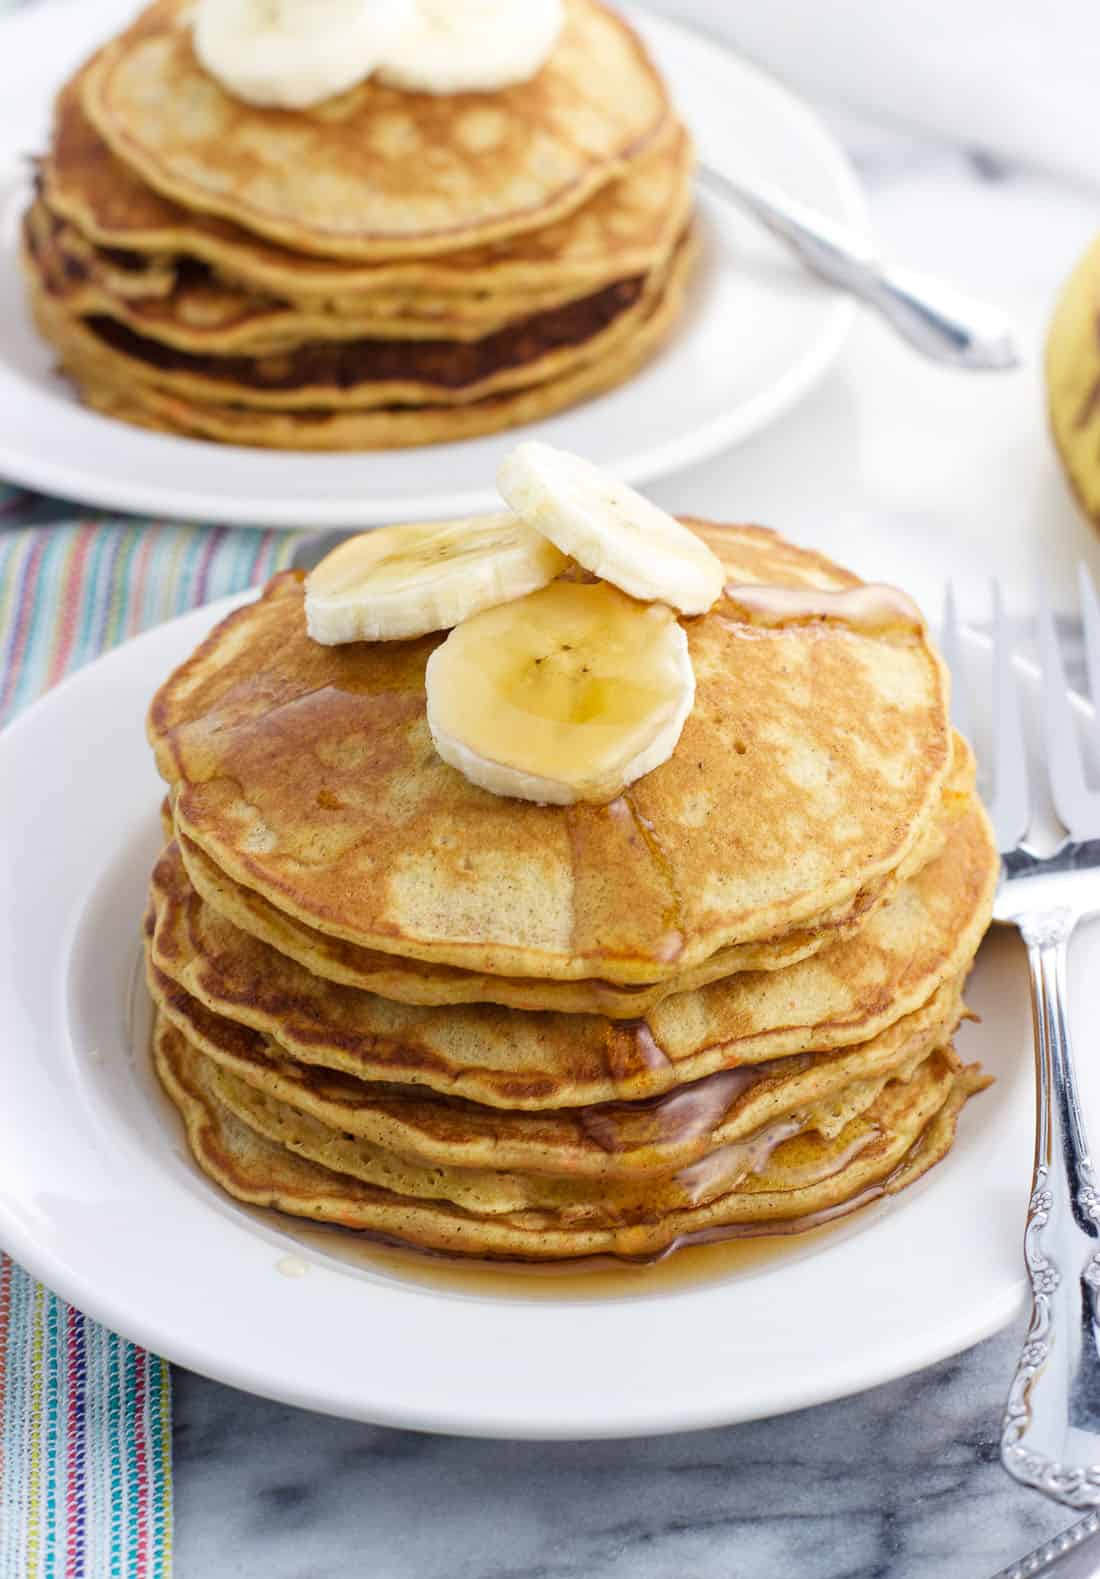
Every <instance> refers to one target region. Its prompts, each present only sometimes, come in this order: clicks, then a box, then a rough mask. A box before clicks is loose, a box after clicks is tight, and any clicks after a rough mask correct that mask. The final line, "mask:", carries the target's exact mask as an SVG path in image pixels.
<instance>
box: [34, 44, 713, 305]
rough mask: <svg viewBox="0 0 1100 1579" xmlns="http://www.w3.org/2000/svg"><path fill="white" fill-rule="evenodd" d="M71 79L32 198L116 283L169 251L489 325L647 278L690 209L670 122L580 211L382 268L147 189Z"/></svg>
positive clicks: (304, 294) (234, 271)
mask: <svg viewBox="0 0 1100 1579" xmlns="http://www.w3.org/2000/svg"><path fill="white" fill-rule="evenodd" d="M85 70H86V68H85ZM83 75H84V73H83V71H82V72H81V73H78V74H77V76H76V77H75V78H74V79H73V80H72V81H71V82H69V83H68V84H67V85H66V86H65V87H64V88H63V89H62V91H61V93H60V94H59V95H58V99H57V102H56V105H55V110H54V125H53V133H52V137H51V141H50V147H49V149H48V151H47V153H46V155H45V156H44V158H43V159H42V160H41V161H40V164H39V177H40V182H41V190H42V195H43V199H44V202H45V205H46V207H47V208H48V210H49V211H50V212H51V213H52V214H53V215H56V216H58V217H59V218H60V219H63V220H67V221H68V222H69V226H70V228H71V229H72V230H74V231H75V232H77V233H78V234H79V235H81V236H82V237H84V238H86V239H87V241H88V243H91V244H95V246H96V247H97V248H98V249H99V250H100V258H101V259H102V257H103V249H110V251H111V253H113V255H114V256H113V260H112V259H111V258H108V259H107V260H106V261H108V262H110V261H115V262H116V263H118V264H119V273H120V275H121V284H123V285H126V284H129V283H132V281H133V279H134V276H135V275H138V276H140V275H141V274H142V273H151V274H154V275H155V276H156V285H157V286H158V287H159V290H158V294H161V295H168V294H170V293H171V291H172V289H173V288H174V285H175V282H176V260H177V259H180V258H183V259H189V260H192V261H193V262H198V263H201V264H204V265H206V267H207V268H208V269H209V270H210V271H211V273H212V274H213V275H214V276H215V277H216V278H218V279H221V280H224V281H226V282H227V283H229V284H237V285H239V286H241V287H244V288H246V289H251V290H253V291H256V292H259V293H262V294H264V295H266V296H268V297H270V298H272V299H275V300H281V301H284V302H293V303H297V304H298V305H299V306H300V307H301V308H303V309H312V310H318V309H324V310H326V311H328V312H331V313H334V314H337V315H339V314H341V313H350V314H352V315H353V316H354V315H356V314H363V313H364V312H365V311H366V310H367V305H368V302H375V303H377V302H379V301H383V302H384V301H385V299H386V297H387V295H388V296H389V297H392V298H394V299H396V300H398V301H404V302H405V303H406V304H407V306H406V314H407V313H408V312H410V311H411V310H412V306H413V304H416V303H423V301H424V300H425V298H427V299H429V300H434V301H436V302H437V303H439V305H440V306H441V307H442V306H443V305H446V308H447V311H448V312H450V313H451V314H452V315H457V314H459V313H461V315H462V317H463V318H469V319H472V320H474V321H475V322H476V321H477V320H478V319H479V318H480V317H483V316H484V314H485V313H490V314H492V315H494V319H495V315H496V314H497V313H499V310H500V307H499V304H500V303H502V302H505V303H507V304H508V306H509V310H510V311H511V313H512V316H519V315H520V314H521V313H522V312H523V310H524V309H523V307H522V305H520V306H516V301H517V298H518V299H519V300H520V303H521V304H522V301H523V300H524V299H525V298H526V299H528V300H529V302H530V303H531V307H530V310H533V311H537V310H539V309H540V308H542V307H544V306H547V305H555V304H556V302H557V301H559V300H561V299H563V297H562V293H563V292H565V293H566V294H567V295H572V296H576V295H580V294H584V292H585V290H586V289H587V290H591V289H595V288H598V287H599V286H600V285H604V284H607V283H608V282H610V281H612V280H616V279H628V278H630V277H631V276H633V275H636V274H645V273H648V272H649V270H650V269H652V268H653V267H654V266H655V265H656V263H657V262H658V261H659V260H660V259H661V258H663V257H665V256H666V255H667V254H668V251H669V248H670V247H671V245H672V243H673V241H674V240H675V238H676V236H678V235H679V234H680V232H681V231H682V230H683V229H684V225H685V223H686V221H687V216H688V211H689V209H690V206H691V196H692V194H691V169H692V149H691V144H690V139H689V138H688V136H687V133H686V132H685V130H684V128H683V127H682V126H680V125H679V124H678V123H677V122H675V121H672V120H670V121H669V122H668V123H667V124H666V125H665V126H664V127H663V129H662V130H661V131H660V132H659V133H658V134H657V135H656V136H655V137H654V138H653V139H652V141H651V142H650V143H649V144H647V146H646V148H645V149H644V150H643V151H642V152H641V153H640V154H639V155H638V157H637V158H636V159H633V160H631V162H630V163H629V164H628V165H627V167H626V169H625V170H624V171H623V172H622V174H621V175H620V176H618V177H616V178H615V179H614V180H612V181H610V182H608V183H607V185H606V186H604V187H603V188H602V189H601V190H600V191H598V192H597V193H596V194H595V195H594V196H593V197H591V198H589V200H588V201H587V202H586V203H584V204H583V205H582V206H581V207H580V208H578V209H576V210H575V211H573V212H572V213H570V214H568V215H566V216H565V217H564V218H563V219H561V220H558V221H556V222H555V223H552V224H548V225H544V226H541V227H540V228H538V229H536V230H531V231H526V232H524V233H522V234H520V235H516V236H513V237H510V238H509V240H508V241H507V242H506V243H499V242H498V243H490V244H488V245H486V246H484V247H466V248H462V249H460V250H458V251H455V252H451V253H443V254H439V255H438V256H433V257H429V258H397V259H392V260H390V261H388V262H383V261H380V262H375V263H359V264H357V263H349V262H341V261H337V260H334V259H330V258H316V257H312V256H310V255H308V254H306V253H301V252H294V251H292V250H290V249H288V248H286V247H281V246H279V245H278V244H277V243H275V242H271V241H265V240H264V239H263V238H262V237H258V236H255V235H253V234H251V233H250V232H249V231H247V230H244V229H242V228H241V227H240V226H238V225H235V224H233V223H232V222H231V221H229V220H224V219H217V218H214V217H212V216H210V215H207V214H197V213H191V212H189V211H188V210H187V209H185V208H181V207H180V206H179V205H178V204H176V203H173V202H171V200H169V199H167V198H165V197H162V196H161V195H160V194H159V193H158V192H155V191H153V190H152V188H150V187H149V186H147V185H146V184H145V183H144V182H143V181H141V180H140V179H139V178H138V177H137V176H136V175H135V174H134V172H133V171H132V170H130V169H129V167H128V166H127V165H125V164H124V163H123V162H122V161H121V160H119V159H116V158H115V156H114V155H113V154H112V153H111V151H110V149H109V148H108V147H107V145H106V144H105V143H104V142H103V140H102V138H101V137H100V136H99V134H98V133H97V132H96V130H95V128H94V127H93V126H92V124H91V123H90V121H89V120H88V118H87V116H86V115H85V114H84V111H83V109H82V107H81V103H80V98H81V92H82V78H83ZM123 265H125V267H124V266H123ZM548 294H550V295H552V297H553V300H552V301H549V302H548V301H547V300H546V297H547V295H548ZM376 310H380V308H376ZM493 326H494V327H495V321H494V324H493Z"/></svg>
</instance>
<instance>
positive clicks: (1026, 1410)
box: [944, 570, 1100, 1508]
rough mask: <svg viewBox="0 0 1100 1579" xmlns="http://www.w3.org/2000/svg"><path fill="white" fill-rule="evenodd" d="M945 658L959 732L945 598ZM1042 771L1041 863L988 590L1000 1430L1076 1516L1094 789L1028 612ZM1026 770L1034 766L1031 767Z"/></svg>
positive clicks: (1094, 686)
mask: <svg viewBox="0 0 1100 1579" xmlns="http://www.w3.org/2000/svg"><path fill="white" fill-rule="evenodd" d="M1081 614H1082V621H1083V625H1084V631H1085V647H1086V656H1087V660H1088V670H1089V684H1090V688H1091V691H1092V695H1093V698H1094V699H1095V700H1100V606H1098V604H1097V598H1096V593H1095V590H1094V588H1093V586H1092V583H1091V581H1090V580H1089V579H1088V577H1087V575H1086V574H1085V572H1084V571H1083V570H1082V573H1081ZM944 650H945V655H946V657H947V660H948V664H949V666H950V668H951V671H952V677H953V691H954V692H955V697H956V700H955V702H954V705H953V712H952V716H953V719H954V721H955V723H956V725H957V727H959V729H960V730H961V731H962V732H963V733H967V734H968V733H969V731H968V729H967V723H968V718H967V712H968V709H967V705H966V690H965V680H964V677H963V674H962V665H961V662H960V658H961V651H960V643H959V632H958V625H957V621H956V617H955V609H954V602H953V599H952V598H951V597H950V595H949V596H948V603H947V615H946V621H945V631H944ZM1039 655H1040V663H1041V669H1042V677H1041V685H1040V704H1041V706H1040V711H1041V736H1042V752H1041V757H1042V762H1043V765H1044V766H1045V772H1046V775H1047V778H1048V780H1049V786H1050V793H1051V799H1052V801H1053V804H1054V808H1055V810H1056V812H1057V815H1058V818H1059V819H1060V821H1061V823H1062V824H1063V827H1064V829H1065V837H1064V838H1063V840H1062V842H1061V843H1060V844H1058V845H1057V846H1056V847H1055V848H1053V849H1052V850H1051V851H1050V853H1047V854H1041V853H1040V852H1039V850H1038V848H1037V845H1038V843H1039V842H1040V840H1039V837H1038V832H1039V830H1038V825H1037V818H1036V814H1035V806H1034V797H1033V795H1032V793H1031V784H1030V781H1029V773H1028V760H1027V754H1026V748H1025V744H1024V735H1023V730H1022V727H1021V723H1020V714H1019V710H1018V703H1017V697H1016V685H1015V678H1014V674H1013V666H1012V655H1011V651H1010V648H1009V643H1008V640H1007V636H1006V630H1005V621H1004V617H1003V614H1002V610H1001V605H1000V597H999V595H998V594H997V592H996V589H994V626H993V709H992V725H993V728H992V746H991V750H990V754H989V755H990V761H989V763H988V770H989V771H988V774H987V778H988V779H989V780H990V781H991V788H992V793H991V795H990V797H989V810H990V816H991V818H992V821H993V825H994V828H995V830H996V834H997V844H998V848H999V849H1000V852H1001V861H1002V870H1001V882H1000V886H999V888H998V891H997V899H996V904H995V907H994V917H995V919H996V920H998V921H1002V922H1008V923H1010V924H1012V925H1014V926H1015V927H1017V928H1018V929H1019V932H1020V935H1021V937H1022V938H1023V940H1024V943H1025V945H1026V946H1027V954H1028V963H1029V966H1030V970H1031V1003H1032V1016H1033V1020H1034V1029H1035V1051H1036V1084H1037V1096H1038V1101H1037V1115H1036V1137H1035V1162H1034V1173H1033V1177H1032V1190H1031V1198H1030V1202H1029V1205H1028V1214H1027V1222H1026V1226H1025V1231H1024V1257H1025V1261H1026V1265H1027V1273H1028V1278H1029V1280H1030V1283H1031V1322H1030V1325H1029V1328H1028V1334H1027V1339H1026V1341H1025V1343H1024V1347H1023V1350H1022V1352H1021V1354H1020V1359H1019V1363H1018V1365H1017V1369H1016V1374H1015V1376H1014V1378H1013V1381H1012V1385H1011V1388H1010V1390H1009V1396H1008V1403H1007V1405H1006V1408H1005V1414H1004V1420H1003V1423H1002V1427H1001V1458H1002V1461H1003V1463H1004V1466H1005V1468H1006V1469H1007V1470H1008V1471H1009V1472H1010V1473H1011V1474H1012V1475H1014V1476H1015V1478H1016V1479H1017V1480H1019V1481H1022V1482H1023V1483H1024V1484H1025V1485H1029V1486H1034V1487H1035V1488H1036V1489H1037V1490H1039V1491H1042V1492H1045V1493H1046V1495H1047V1496H1050V1497H1054V1498H1056V1499H1057V1500H1058V1501H1060V1502H1065V1503H1068V1504H1069V1505H1070V1506H1071V1507H1075V1508H1088V1507H1097V1506H1100V1306H1098V1294H1100V1192H1098V1188H1097V1183H1096V1180H1095V1177H1094V1174H1093V1167H1092V1161H1091V1157H1090V1154H1089V1145H1088V1137H1087V1134H1086V1128H1085V1119H1084V1114H1083V1112H1082V1108H1081V1101H1080V1096H1079V1093H1078V1083H1077V1077H1076V1073H1075V1070H1074V1065H1073V1055H1072V1049H1071V1043H1070V1031H1069V1020H1068V1012H1067V996H1066V965H1067V949H1068V945H1069V940H1070V937H1071V936H1072V934H1073V931H1074V928H1075V927H1076V926H1077V923H1078V922H1079V921H1082V920H1085V919H1086V918H1088V917H1090V916H1093V915H1096V914H1098V913H1100V793H1098V792H1097V791H1094V790H1091V789H1090V788H1089V787H1088V784H1087V781H1086V778H1085V770H1084V763H1083V759H1082V755H1081V750H1080V746H1079V742H1078V735H1077V720H1076V718H1075V716H1074V708H1073V705H1072V704H1071V702H1070V698H1069V695H1068V692H1067V687H1066V677H1065V672H1064V668H1063V664H1062V659H1061V655H1060V652H1059V649H1058V640H1057V635H1056V631H1055V626H1054V620H1053V617H1052V615H1051V613H1050V610H1049V608H1046V607H1044V608H1042V609H1041V611H1040V614H1039ZM1037 765H1038V764H1037Z"/></svg>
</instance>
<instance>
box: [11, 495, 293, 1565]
mask: <svg viewBox="0 0 1100 1579" xmlns="http://www.w3.org/2000/svg"><path fill="white" fill-rule="evenodd" d="M298 541H299V534H294V533H282V532H260V531H249V530H236V529H234V530H230V529H226V528H219V527H200V526H174V525H167V524H148V523H142V522H139V521H130V520H109V521H103V520H100V521H93V520H79V521H76V520H73V518H72V506H71V505H69V506H63V505H59V504H58V503H56V502H54V501H50V500H44V499H39V498H36V497H34V496H32V495H28V494H25V493H22V492H20V491H18V490H14V489H10V488H4V487H3V486H2V485H0V724H2V723H4V722H6V721H7V720H8V719H10V718H12V717H13V716H14V715H15V714H16V713H17V712H18V711H19V710H20V708H22V707H25V706H26V705H27V704H28V703H30V702H32V701H33V700H34V698H35V697H36V696H38V695H40V694H41V692H43V691H44V690H46V689H47V688H48V687H49V686H51V685H55V684H56V683H57V681H58V680H60V679H62V678H63V677H64V676H65V675H66V674H68V673H70V672H71V671H72V670H74V669H76V668H79V667H80V665H81V664H83V663H87V662H88V660H89V659H91V658H94V657H95V656H96V654H97V653H100V652H103V651H104V650H105V649H106V648H108V647H113V646H114V645H115V644H116V643H118V642H120V641H124V640H125V639H126V638H127V637H128V636H132V635H134V634H136V632H138V631H140V630H144V629H146V628H147V627H148V626H150V625H155V624H157V623H158V622H159V621H161V620H165V619H168V618H170V617H171V616H172V615H173V614H178V613H180V612H182V611H183V610H184V609H188V608H192V607H194V606H195V605H197V604H200V603H205V602H207V601H209V600H211V599H214V598H218V597H222V596H223V595H225V594H226V593H230V592H235V591H238V590H239V589H240V588H242V587H246V586H248V585H250V584H252V583H254V582H257V581H262V580H264V579H266V577H267V576H269V575H271V574H272V573H273V572H274V571H275V570H277V569H280V568H282V567H283V566H284V565H286V564H287V563H288V562H289V560H290V557H291V555H292V554H293V551H294V548H295V547H296V545H297V542H298ZM12 1051H14V1052H15V1053H16V1054H17V1053H18V1049H14V1050H12ZM171 1566H172V1468H171V1401H170V1389H169V1374H168V1367H167V1364H166V1363H165V1361H163V1360H161V1359H158V1358H157V1357H156V1356H154V1355H150V1354H147V1353H146V1352H145V1350H143V1349H140V1348H138V1347H136V1346H135V1345H134V1344H132V1343H127V1342H125V1341H124V1340H123V1339H122V1338H119V1337H117V1336H116V1335H115V1334H114V1333H110V1332H107V1331H106V1330H105V1329H104V1328H102V1327H100V1326H99V1325H97V1323H95V1322H94V1321H91V1320H89V1319H88V1318H87V1317H85V1316H83V1315H81V1314H80V1312H79V1311H76V1310H73V1309H72V1308H71V1306H69V1305H66V1304H65V1303H64V1302H63V1301H62V1300H60V1299H58V1298H56V1297H55V1296H54V1295H53V1294H51V1293H49V1292H48V1291H47V1290H46V1289H44V1288H42V1287H41V1285H39V1284H37V1283H35V1282H34V1281H33V1279H31V1278H30V1277H28V1276H27V1274H26V1273H25V1272H24V1271H23V1270H22V1269H21V1268H20V1267H18V1266H16V1265H15V1264H14V1263H13V1262H12V1261H11V1260H10V1259H9V1258H8V1257H7V1256H5V1255H4V1253H3V1250H2V1249H0V1579H167V1576H168V1575H169V1574H170V1573H171Z"/></svg>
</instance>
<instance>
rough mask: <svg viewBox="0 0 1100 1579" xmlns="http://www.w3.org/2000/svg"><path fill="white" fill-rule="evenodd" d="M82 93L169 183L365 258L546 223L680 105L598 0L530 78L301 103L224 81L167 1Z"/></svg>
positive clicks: (192, 204) (177, 7)
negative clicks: (454, 90)
mask: <svg viewBox="0 0 1100 1579" xmlns="http://www.w3.org/2000/svg"><path fill="white" fill-rule="evenodd" d="M82 103H83V107H84V110H85V112H86V113H87V115H88V117H89V119H90V120H91V121H92V123H93V124H94V126H95V127H96V130H97V131H98V132H99V134H100V136H102V138H103V139H104V140H105V142H106V143H107V144H108V146H109V147H110V148H111V150H112V152H113V153H114V154H115V155H116V156H117V157H118V158H119V159H121V160H122V161H123V162H124V163H125V164H127V165H128V166H129V167H130V168H131V169H132V170H134V171H135V172H136V173H137V174H138V176H140V178H141V179H142V180H143V181H145V182H146V183H147V184H148V185H149V186H151V187H152V188H153V189H154V190H155V191H157V192H160V193H162V194H164V195H165V196H167V197H169V198H171V199H173V200H174V201H176V202H178V203H181V204H182V205H183V206H185V207H186V208H188V209H190V210H193V211H198V212H202V213H211V214H217V215H221V216H222V217H225V218H228V219H231V220H232V221H233V222H234V223H235V224H238V225H243V226H244V227H245V228H246V229H247V230H250V231H254V232H256V233H258V234H260V235H264V236H269V237H272V238H273V239H275V240H277V241H281V242H283V243H284V244H286V245H288V246H290V247H292V248H294V249H296V250H298V251H301V252H306V253H316V254H319V255H322V256H332V257H339V258H348V259H363V260H367V259H375V258H385V257H394V256H400V257H415V256H424V255H428V254H432V253H438V252H448V251H453V250H455V249H457V248H459V247H466V246H471V245H477V244H482V243H484V242H487V241H492V240H497V239H500V238H502V237H506V236H511V235H514V234H517V233H519V232H523V231H527V230H533V229H536V228H538V227H540V226H543V225H546V224H549V223H551V222H552V221H554V220H556V219H558V218H560V217H561V216H563V215H565V214H568V213H571V212H572V211H573V210H575V209H576V208H578V207H580V205H581V204H582V203H583V202H584V201H585V200H586V199H587V198H588V197H590V196H591V195H592V194H593V193H595V192H596V191H597V190H599V188H601V187H603V186H604V185H606V184H607V182H609V181H610V180H612V179H613V178H614V177H616V176H617V175H619V174H620V173H621V172H622V171H623V169H624V168H625V167H626V165H627V164H628V163H629V161H630V160H631V159H633V158H635V157H637V156H638V155H639V154H640V153H641V152H643V151H644V149H645V147H646V145H647V144H648V143H649V142H650V141H651V140H652V139H653V138H654V137H655V136H656V135H657V134H658V132H659V131H660V130H661V129H662V127H663V125H664V124H665V122H666V120H667V119H668V116H669V109H668V102H667V97H666V94H665V90H664V86H663V84H662V82H661V79H660V76H659V74H658V73H657V71H656V69H655V68H654V66H653V65H652V63H651V62H650V60H649V58H648V56H647V55H646V53H645V51H644V49H643V48H642V45H641V43H640V42H639V40H638V39H637V37H636V36H635V34H634V33H633V32H632V31H631V29H630V28H629V27H628V26H627V25H626V23H625V22H623V21H622V20H621V19H620V18H619V17H618V16H616V15H615V14H614V13H613V12H611V11H609V10H606V9H605V8H604V7H603V6H602V5H600V4H599V3H598V0H566V19H565V25H564V28H563V31H562V34H561V37H560V39H559V41H558V44H557V46H556V47H555V49H554V51H553V53H552V55H551V56H550V58H549V59H548V60H547V62H546V63H545V65H544V66H543V68H542V69H541V70H540V71H539V72H538V73H537V74H536V75H535V76H534V77H533V78H532V79H531V80H530V81H528V82H525V83H522V84H518V85H516V86H514V87H510V88H504V89H502V90H500V91H497V92H494V93H491V94H487V93H483V94H457V95H451V96H442V97H440V96H435V95H432V94H412V93H404V92H400V91H397V90H394V89H391V88H386V87H384V86H382V85H381V84H379V83H378V82H376V81H371V80H368V81H366V82H364V83H361V84H360V85H358V86H357V87H355V88H352V89H351V90H350V91H349V92H347V93H345V94H342V95H340V96H339V97H337V98H333V99H329V100H326V101H325V102H324V103H322V104H320V105H317V106H316V107H314V108H312V109H307V110H301V111H295V112H294V113H289V112H287V111H283V110H270V109H260V108H257V107H255V106H252V105H248V104H244V103H242V102H241V101H239V100H237V99H235V98H233V97H232V96H231V95H230V94H228V93H226V92H225V91H224V90H223V89H222V88H221V87H220V85H219V84H218V83H217V82H216V81H215V80H214V79H213V78H212V77H211V76H210V75H208V74H207V73H206V72H205V71H204V70H203V69H202V68H201V66H200V65H199V63H198V61H197V60H196V58H195V55H194V51H193V49H192V45H191V33H190V7H189V6H188V5H187V4H186V0H156V3H155V4H153V5H152V6H150V7H149V9H148V10H146V11H145V12H143V13H142V15H141V16H140V17H139V18H138V19H137V21H136V22H135V23H134V24H133V26H132V27H130V28H129V29H128V30H127V31H126V32H125V33H123V34H122V35H121V37H119V38H118V39H116V40H113V41H112V42H111V43H110V44H108V45H107V46H106V47H105V48H104V49H103V50H102V51H101V53H100V55H99V56H98V57H97V58H96V60H95V61H94V62H93V63H92V64H91V66H90V67H89V69H88V71H87V74H86V76H85V77H84V81H83V92H82ZM429 149H430V157H426V150H429Z"/></svg>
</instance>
